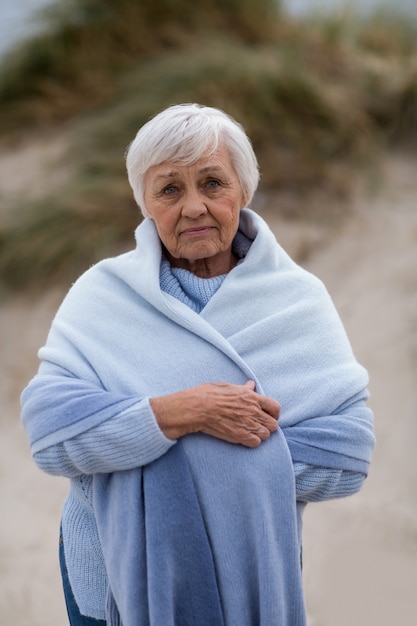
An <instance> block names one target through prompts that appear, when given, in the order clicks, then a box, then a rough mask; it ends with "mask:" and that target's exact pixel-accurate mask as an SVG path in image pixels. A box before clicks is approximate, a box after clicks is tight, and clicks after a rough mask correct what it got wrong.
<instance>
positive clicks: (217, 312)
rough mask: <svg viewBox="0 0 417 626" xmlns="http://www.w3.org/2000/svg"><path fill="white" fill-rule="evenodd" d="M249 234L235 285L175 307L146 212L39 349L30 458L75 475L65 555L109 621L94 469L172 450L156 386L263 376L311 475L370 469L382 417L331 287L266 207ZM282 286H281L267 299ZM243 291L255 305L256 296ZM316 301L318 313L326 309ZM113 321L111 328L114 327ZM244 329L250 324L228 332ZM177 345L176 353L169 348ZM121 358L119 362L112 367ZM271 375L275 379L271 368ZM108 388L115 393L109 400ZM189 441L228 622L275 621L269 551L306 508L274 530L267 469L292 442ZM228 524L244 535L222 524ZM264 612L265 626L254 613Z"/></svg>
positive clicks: (130, 464)
mask: <svg viewBox="0 0 417 626" xmlns="http://www.w3.org/2000/svg"><path fill="white" fill-rule="evenodd" d="M241 228H242V230H244V232H245V233H246V234H247V235H248V236H249V237H250V238H253V239H254V243H253V244H252V246H251V250H250V253H249V254H248V259H247V260H245V261H244V262H242V263H241V264H240V265H239V266H238V267H237V268H235V269H234V270H233V271H232V272H231V273H230V274H229V275H228V276H227V279H224V281H223V282H222V284H221V286H220V287H218V288H217V290H216V293H215V294H214V296H212V297H211V299H210V302H209V304H208V305H207V306H205V307H203V309H202V311H201V313H200V315H197V314H196V313H195V312H193V311H191V312H190V313H188V312H187V311H189V310H190V309H189V307H184V305H183V303H178V305H177V304H175V302H178V299H177V298H176V297H174V298H172V296H170V294H169V295H166V296H165V297H164V296H163V292H161V290H160V287H159V284H160V279H159V269H160V264H161V249H160V245H159V240H158V238H157V234H156V232H155V230H154V227H153V224H152V223H151V222H150V221H149V220H145V222H144V223H143V224H142V225H141V226H140V227H139V229H138V231H137V241H138V247H137V250H136V251H135V252H133V253H129V254H128V255H123V257H119V258H118V259H114V260H109V261H106V262H103V263H102V264H99V265H98V266H96V267H95V268H93V269H92V270H90V271H89V272H87V274H86V275H85V276H84V277H82V278H81V279H80V281H78V283H77V284H76V285H75V286H74V288H73V289H72V290H71V292H70V294H69V295H68V297H67V298H66V300H65V302H64V303H63V305H62V307H61V309H60V311H59V312H58V314H57V317H56V319H55V321H54V324H53V326H52V329H51V332H50V335H49V338H48V342H47V344H46V346H45V347H44V348H43V349H42V350H41V351H40V356H41V359H42V364H41V367H40V371H39V374H38V376H37V377H35V379H34V381H32V383H31V384H30V385H29V386H28V388H27V389H26V390H25V392H24V394H23V395H22V403H23V420H24V423H25V426H26V428H27V430H28V434H29V438H30V441H31V445H32V451H33V454H34V456H35V459H36V460H37V462H38V464H39V465H40V467H42V469H44V470H45V471H48V472H50V473H52V474H60V475H64V476H68V477H69V478H71V490H70V493H69V496H68V499H67V501H66V504H65V507H64V511H63V519H62V524H63V533H64V545H65V555H66V559H67V565H68V570H69V576H70V581H71V585H72V588H73V591H74V594H75V596H76V599H77V602H78V604H79V607H80V609H81V611H82V613H84V614H86V615H91V616H94V617H97V618H103V617H104V596H105V592H106V587H107V577H106V571H105V568H104V563H103V557H102V552H101V546H100V542H99V541H98V536H97V528H96V524H95V519H94V512H93V508H92V475H94V474H97V473H100V472H105V473H109V472H113V471H115V472H117V471H120V470H129V469H131V468H134V467H140V466H143V465H145V464H147V463H149V462H151V461H152V460H154V459H157V458H158V457H160V456H161V455H163V454H164V453H165V452H166V451H168V450H169V448H170V447H171V446H172V445H175V442H172V441H171V440H168V439H167V438H166V437H165V436H164V435H163V433H162V432H161V431H160V430H159V428H158V425H157V423H156V421H155V418H154V416H153V414H152V411H151V409H150V405H149V401H148V398H149V397H151V395H155V392H156V391H159V393H160V394H162V393H169V392H171V391H173V390H175V389H176V387H175V385H173V383H172V380H173V376H174V375H176V374H177V371H175V372H174V369H176V370H178V371H181V372H182V376H183V380H185V381H187V383H188V384H193V383H194V384H198V383H199V382H205V381H213V382H214V381H220V380H229V381H230V382H235V383H242V382H245V381H246V380H247V379H248V378H252V379H254V380H255V381H256V382H257V387H258V389H262V388H263V389H264V390H265V393H267V395H272V396H274V397H276V398H277V399H279V400H280V401H281V404H282V406H283V411H282V414H281V419H280V423H282V431H280V432H282V433H284V435H285V436H286V439H287V442H288V446H289V451H290V452H291V455H292V458H293V461H294V462H295V463H296V464H298V463H301V464H302V465H301V466H300V467H301V471H300V472H299V474H300V475H301V474H303V473H304V474H305V473H309V472H310V470H311V466H312V465H315V466H317V467H324V468H327V467H328V468H330V469H333V470H336V481H337V482H338V483H339V485H340V480H339V479H340V476H342V475H345V476H349V473H351V474H350V475H351V476H355V475H356V476H357V475H358V474H362V475H364V474H366V471H367V466H368V463H369V459H370V451H371V450H372V447H373V436H372V426H371V414H370V412H369V409H366V407H365V405H364V403H365V401H366V398H367V392H366V382H367V378H366V374H365V372H364V371H363V369H362V368H361V367H360V366H359V365H358V364H357V363H356V362H355V360H354V358H353V355H352V354H351V351H350V347H349V346H348V343H347V340H346V337H345V335H344V333H343V330H342V329H341V325H340V321H339V320H338V318H337V315H336V313H335V312H334V309H333V308H332V307H331V305H330V303H329V299H328V296H327V295H326V294H325V292H324V291H323V287H322V286H321V285H320V284H319V282H318V281H317V280H316V279H314V278H313V277H311V276H310V275H307V273H305V272H303V271H302V270H301V269H300V268H297V266H295V264H293V263H292V262H291V260H290V259H289V258H288V257H287V256H286V255H285V253H284V252H283V251H282V249H280V248H279V246H277V244H276V242H275V240H274V239H273V237H272V234H271V233H270V231H269V229H268V228H267V226H266V225H265V224H264V222H263V221H262V220H260V218H259V217H257V216H255V215H254V214H253V213H252V212H250V211H243V212H242V223H241ZM250 257H251V258H250ZM246 266H247V272H248V274H247V273H246ZM242 270H245V273H244V274H242ZM245 276H249V277H250V278H251V280H250V281H249V282H250V283H251V288H252V290H249V291H247V290H246V289H247V287H248V284H247V282H246V284H245V278H244V277H245ZM271 280H272V281H277V285H276V287H277V288H278V287H280V289H279V290H278V291H275V292H271V293H270V294H269V293H268V299H267V300H265V299H264V298H263V294H265V290H266V292H268V286H269V285H270V284H271ZM256 285H258V287H259V288H260V289H259V288H258V287H257V286H256ZM274 287H275V285H274ZM248 293H249V294H251V295H253V301H252V300H249V301H248V300H247V294H248ZM278 295H279V297H277V296H278ZM167 298H168V299H167ZM215 300H217V302H216V303H215V304H214V301H215ZM309 301H311V305H310V304H309ZM313 301H314V302H315V304H314V305H313ZM212 303H213V304H214V307H213V306H211V305H212ZM317 303H318V304H317ZM291 307H293V308H292V310H291ZM109 308H110V309H111V310H109ZM309 308H312V309H314V310H316V311H317V312H320V318H317V313H315V312H313V313H311V312H309ZM297 309H299V311H298V312H297ZM268 310H269V311H270V310H272V311H273V312H274V314H275V312H276V314H277V317H276V319H275V321H274V326H273V328H274V329H275V330H274V336H271V337H270V339H269V342H268V343H269V344H270V346H269V348H268V349H271V350H272V351H270V352H269V354H268V351H267V352H264V351H265V349H266V348H265V347H264V348H262V350H261V351H260V353H258V354H256V353H252V350H253V346H254V344H255V345H256V344H257V342H258V340H259V338H261V337H262V333H263V332H264V330H263V328H262V324H259V322H257V321H256V320H257V319H258V320H261V319H262V316H264V315H265V313H264V312H266V314H267V315H270V314H271V313H269V314H268V313H267V312H268ZM290 311H291V314H289V312H290ZM227 312H229V316H227ZM230 312H232V313H231V315H230ZM300 313H301V316H300ZM200 316H202V318H203V319H202V320H201V322H199V321H198V320H199V318H200ZM114 320H116V322H115V321H114ZM107 323H108V324H111V325H112V332H110V333H109V331H108V328H109V327H108V326H106V324H107ZM239 324H240V325H241V327H242V329H245V328H248V329H249V330H250V332H249V334H247V335H245V333H243V334H242V333H239V332H237V334H236V332H235V335H234V336H233V328H236V329H239ZM257 325H258V326H257ZM322 325H324V329H325V335H323V332H322V331H321V330H320V328H323V326H322ZM154 326H156V329H155V328H154ZM284 329H285V331H284ZM139 330H140V332H138V331H139ZM259 332H260V333H261V334H260V335H259V337H258V336H257V333H259ZM232 336H233V340H232V339H231V337H232ZM222 337H224V338H225V339H224V340H223V339H222ZM290 338H291V340H290ZM171 342H172V348H171V347H170V346H171ZM230 342H231V343H230ZM277 342H278V343H277ZM174 346H178V347H179V346H181V348H180V350H179V351H178V350H176V349H175V350H173V347H174ZM274 346H275V347H274ZM74 348H75V350H74ZM313 348H314V350H313ZM300 349H301V350H300ZM317 351H319V352H320V354H319V355H318V356H317ZM161 355H163V359H162V360H161ZM264 357H266V361H265V360H264ZM243 358H244V360H242V359H243ZM317 358H318V360H317ZM112 362H117V369H115V368H114V367H112ZM274 372H277V373H279V374H278V376H276V375H273V376H272V378H271V374H273V373H274ZM139 373H140V375H138V374H139ZM277 378H278V379H279V385H278V386H277V388H276V389H275V383H273V379H277ZM187 386H188V385H187ZM64 387H65V389H64ZM100 390H106V392H107V395H106V396H105V398H106V400H105V402H104V401H103V402H102V395H103V394H101V395H100ZM109 394H110V397H109ZM112 394H113V395H112ZM100 402H102V404H100ZM98 406H99V407H100V408H97V407H98ZM93 409H94V410H93ZM74 416H75V417H74ZM336 416H337V417H336ZM332 424H333V426H332ZM317 433H318V439H317V440H316V441H315V439H314V437H317ZM184 439H185V440H187V441H186V442H187V451H188V455H189V458H190V459H191V463H192V468H193V472H194V480H195V481H196V484H197V485H198V490H199V496H200V498H201V502H202V503H203V507H204V508H205V511H206V516H207V517H206V523H207V525H208V527H209V529H210V533H211V539H212V541H213V545H214V547H215V553H216V558H217V563H216V566H217V568H218V572H219V576H220V585H221V591H222V594H223V597H224V598H225V610H226V616H227V620H226V623H227V624H230V625H233V624H239V625H245V624H248V625H252V624H253V623H259V624H265V625H266V626H269V624H272V623H273V621H271V617H267V616H268V615H269V616H271V614H273V606H272V605H273V603H272V604H271V602H268V601H267V597H265V598H264V597H263V593H264V594H266V596H267V595H268V593H267V591H268V589H269V585H270V583H271V581H273V580H275V579H276V574H277V571H276V567H277V565H276V564H277V562H278V561H279V558H278V553H277V560H276V559H274V558H270V550H269V549H270V548H271V546H278V545H280V544H283V542H285V543H287V544H288V543H289V544H291V545H293V546H294V551H293V553H292V554H293V558H295V555H296V553H297V551H298V549H299V537H300V533H301V517H300V515H299V516H298V528H297V532H296V535H298V536H296V537H294V536H293V537H292V539H291V538H290V535H288V536H287V537H286V541H285V537H283V536H281V537H279V536H278V535H276V533H277V532H278V529H277V528H276V527H275V524H274V522H275V519H277V518H279V511H278V510H277V508H276V507H277V503H278V502H279V498H277V499H276V501H275V499H274V498H272V500H271V495H272V494H273V493H274V490H275V491H276V487H275V486H274V485H275V484H276V480H277V477H276V476H274V472H273V471H272V473H271V470H273V467H274V463H275V461H274V458H275V453H276V449H275V447H274V446H276V445H278V443H277V441H278V439H279V441H280V442H281V444H282V439H280V438H279V435H277V436H275V434H274V436H271V438H270V440H268V441H267V442H265V443H264V444H262V445H261V446H260V448H259V449H257V450H251V451H250V453H248V452H249V451H248V450H246V449H243V448H241V447H240V446H231V444H226V443H224V442H220V441H217V440H215V441H212V440H210V441H208V439H207V437H204V436H190V437H186V438H184ZM209 439H210V438H209ZM281 444H280V445H281ZM312 444H313V445H312ZM212 454H215V456H214V457H213V456H212ZM219 455H220V456H219ZM214 458H215V459H217V461H216V462H215V463H214V462H213V459H214ZM291 472H292V470H291ZM327 476H329V475H328V474H327ZM226 477H227V478H228V480H226V481H225V478H226ZM239 477H241V478H239ZM249 477H250V480H248V479H249ZM338 477H339V478H338ZM307 482H308V481H307ZM313 482H314V481H313ZM334 482H335V475H334V474H332V475H331V476H330V479H329V480H328V483H327V486H326V481H322V482H321V483H320V481H319V483H320V486H319V488H318V490H317V484H318V483H317V481H316V482H315V487H314V488H313V489H312V492H314V493H316V495H315V496H313V497H312V498H311V499H314V498H318V499H320V498H323V497H333V496H332V490H331V489H330V490H328V489H327V488H328V485H329V484H330V483H334ZM277 484H278V485H279V484H280V482H279V481H278V483H277ZM347 484H348V483H346V485H347ZM260 485H262V486H263V487H262V489H260V488H259V487H260ZM282 485H284V481H282ZM352 485H353V486H351V491H349V488H347V487H346V486H345V491H344V493H340V494H339V495H347V494H348V493H349V492H352V491H354V490H355V489H357V488H358V484H357V483H355V480H353V482H352ZM282 489H283V492H285V489H284V487H282ZM304 491H305V493H304V495H302V494H301V493H300V496H301V497H300V499H303V500H309V499H310V496H309V495H308V490H307V491H306V488H305V487H304ZM310 491H311V490H310ZM278 493H279V489H278V492H277V494H278ZM288 493H289V492H288ZM334 493H337V490H336V491H335V492H334ZM268 494H269V495H268ZM294 501H295V496H294ZM226 502H227V508H226V509H225V503H226ZM245 503H246V504H245ZM281 504H282V503H281ZM287 504H288V503H287ZM300 508H301V507H299V511H298V512H299V513H300ZM248 515H249V518H248ZM265 515H266V516H267V517H266V518H265ZM289 519H291V517H290V518H289ZM267 520H268V521H267ZM290 525H291V524H290ZM227 528H230V529H231V528H234V529H235V532H234V533H232V534H230V532H225V529H227ZM260 528H262V529H263V530H262V533H261V535H262V541H261V543H259V541H257V539H258V537H257V534H258V533H259V529H260ZM256 529H257V530H256ZM279 530H280V531H281V532H282V533H285V532H286V531H283V530H282V529H279ZM271 533H272V534H271ZM265 550H266V552H265ZM255 564H258V565H259V566H260V567H261V569H259V570H258V569H256V566H255ZM254 571H257V572H258V576H259V578H258V583H259V585H255V586H254V588H253V589H252V590H251V589H250V586H249V587H248V585H247V583H248V580H249V578H251V580H252V582H253V573H254ZM245 577H247V578H245ZM261 583H262V585H261ZM262 589H264V591H263V592H262ZM248 592H250V593H249V595H248ZM294 595H295V596H297V594H296V593H295V594H294ZM261 600H264V602H261ZM288 602H289V603H290V598H289V599H288ZM260 606H262V611H264V614H263V617H262V619H261V618H260V615H261V613H260V611H261V608H260ZM268 611H272V613H271V612H268ZM255 614H256V615H257V616H258V617H259V620H260V621H256V620H257V619H258V618H256V619H255V621H254V620H253V615H255ZM268 620H269V621H268ZM289 623H290V622H288V624H289ZM301 623H302V622H301V621H300V622H297V626H299V624H301Z"/></svg>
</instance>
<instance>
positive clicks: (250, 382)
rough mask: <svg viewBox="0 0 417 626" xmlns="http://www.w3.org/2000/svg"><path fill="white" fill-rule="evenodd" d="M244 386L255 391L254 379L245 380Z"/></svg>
mask: <svg viewBox="0 0 417 626" xmlns="http://www.w3.org/2000/svg"><path fill="white" fill-rule="evenodd" d="M245 387H249V388H250V389H252V391H255V388H256V384H255V381H254V380H248V381H246V383H245Z"/></svg>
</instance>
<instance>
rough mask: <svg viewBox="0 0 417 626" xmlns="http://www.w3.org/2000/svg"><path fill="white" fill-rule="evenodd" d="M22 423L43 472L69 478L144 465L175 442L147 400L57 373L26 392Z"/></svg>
mask: <svg viewBox="0 0 417 626" xmlns="http://www.w3.org/2000/svg"><path fill="white" fill-rule="evenodd" d="M21 402H22V421H23V424H24V426H25V428H26V431H27V434H28V437H29V442H30V445H31V450H32V454H33V456H34V459H35V461H36V463H37V464H38V465H39V467H40V468H41V469H43V470H44V471H46V472H48V473H50V474H54V475H61V476H67V477H73V476H76V475H79V474H83V473H86V474H93V473H96V472H113V471H116V470H126V469H132V468H134V467H137V466H139V465H144V464H146V463H149V462H150V461H152V460H154V459H156V458H158V457H159V456H161V455H162V454H164V453H165V452H166V451H167V450H168V449H169V448H170V447H171V446H172V445H173V444H174V441H172V440H170V439H168V438H167V437H166V436H165V435H164V434H163V432H162V431H161V429H160V428H159V426H158V424H157V422H156V420H155V416H154V414H153V411H152V409H151V407H150V405H149V400H148V399H147V398H138V397H134V396H124V395H122V394H119V393H113V392H109V391H106V390H104V389H103V388H101V387H99V386H98V385H97V384H95V383H92V382H88V381H85V380H80V379H77V378H74V377H71V376H68V375H67V376H64V375H63V373H61V374H59V373H58V370H56V371H55V374H53V375H52V374H49V375H44V374H38V375H37V376H35V377H34V378H33V379H32V381H31V382H30V383H29V385H28V386H27V387H26V389H25V390H24V391H23V393H22V397H21Z"/></svg>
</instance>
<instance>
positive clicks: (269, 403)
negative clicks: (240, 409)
mask: <svg viewBox="0 0 417 626" xmlns="http://www.w3.org/2000/svg"><path fill="white" fill-rule="evenodd" d="M259 404H260V407H261V409H262V410H263V411H264V412H265V413H267V414H268V415H270V416H271V417H273V418H274V419H276V420H277V419H278V418H279V414H280V411H281V405H280V403H279V402H277V400H274V399H273V398H268V396H261V397H260V400H259Z"/></svg>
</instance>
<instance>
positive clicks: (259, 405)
mask: <svg viewBox="0 0 417 626" xmlns="http://www.w3.org/2000/svg"><path fill="white" fill-rule="evenodd" d="M150 404H151V407H152V410H153V412H154V414H155V417H156V420H157V422H158V424H159V427H160V428H161V430H162V432H163V433H164V434H165V435H166V436H167V437H168V438H170V439H177V438H178V437H181V436H183V435H186V434H189V433H193V432H203V433H206V434H207V435H211V436H213V437H217V438H218V439H223V440H224V441H228V442H229V443H236V444H241V445H243V446H247V447H249V448H255V447H257V446H259V445H260V444H261V443H262V441H265V440H266V439H268V437H269V436H270V434H271V433H273V432H274V431H276V430H277V428H278V418H279V413H280V405H279V402H277V401H276V400H273V399H272V398H268V397H267V396H263V395H261V394H259V393H257V392H256V391H255V383H254V382H253V381H251V380H249V381H248V382H247V383H246V384H244V385H233V384H231V383H205V384H203V385H198V386H197V387H192V388H191V389H185V390H184V391H179V392H177V393H173V394H168V395H166V396H159V397H157V398H152V399H151V400H150Z"/></svg>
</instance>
